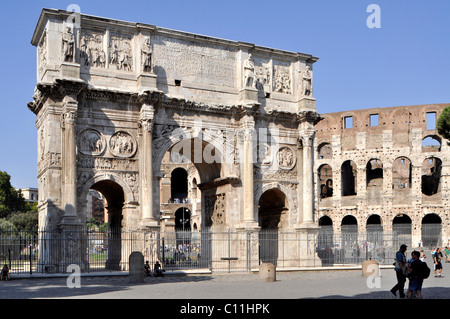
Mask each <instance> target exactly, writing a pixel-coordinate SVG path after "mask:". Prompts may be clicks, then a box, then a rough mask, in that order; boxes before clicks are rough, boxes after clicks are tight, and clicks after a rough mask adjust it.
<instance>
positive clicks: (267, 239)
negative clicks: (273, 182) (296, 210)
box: [258, 188, 287, 265]
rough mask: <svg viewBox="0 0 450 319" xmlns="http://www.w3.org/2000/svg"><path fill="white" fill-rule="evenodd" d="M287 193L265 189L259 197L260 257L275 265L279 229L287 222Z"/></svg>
mask: <svg viewBox="0 0 450 319" xmlns="http://www.w3.org/2000/svg"><path fill="white" fill-rule="evenodd" d="M286 210H287V207H286V195H285V194H284V193H283V192H282V191H281V190H279V189H277V188H273V189H269V190H267V191H265V192H264V193H263V194H262V195H261V198H260V199H259V209H258V222H259V226H260V227H261V230H260V232H259V242H260V246H259V258H260V260H261V261H263V262H270V263H272V264H274V265H276V264H277V260H278V230H279V229H282V228H283V226H284V224H285V222H286V221H285V220H284V219H285V217H286V214H284V212H285V211H286Z"/></svg>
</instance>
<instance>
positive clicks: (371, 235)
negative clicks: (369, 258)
mask: <svg viewBox="0 0 450 319" xmlns="http://www.w3.org/2000/svg"><path fill="white" fill-rule="evenodd" d="M366 234H367V241H368V242H369V243H371V244H379V243H382V241H383V225H382V222H381V217H380V215H377V214H373V215H370V216H369V218H367V223H366Z"/></svg>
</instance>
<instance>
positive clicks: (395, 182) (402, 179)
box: [392, 156, 412, 190]
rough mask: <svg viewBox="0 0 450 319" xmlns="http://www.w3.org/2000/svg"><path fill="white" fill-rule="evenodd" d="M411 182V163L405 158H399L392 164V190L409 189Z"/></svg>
mask: <svg viewBox="0 0 450 319" xmlns="http://www.w3.org/2000/svg"><path fill="white" fill-rule="evenodd" d="M411 182H412V163H411V160H410V159H409V158H408V157H406V156H399V157H397V158H396V159H395V160H394V161H393V162H392V188H393V189H394V190H404V189H410V188H411Z"/></svg>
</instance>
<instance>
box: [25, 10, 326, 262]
mask: <svg viewBox="0 0 450 319" xmlns="http://www.w3.org/2000/svg"><path fill="white" fill-rule="evenodd" d="M32 44H33V45H34V46H36V47H37V84H36V90H35V94H34V96H33V102H31V103H29V105H28V107H29V108H30V110H31V111H33V112H34V113H35V114H36V116H37V119H36V127H37V131H38V180H39V225H40V229H41V230H54V229H59V230H62V231H63V233H64V231H65V230H72V229H76V228H77V227H83V225H85V224H86V209H87V207H86V206H87V201H86V196H87V194H88V192H89V190H96V191H98V192H100V193H101V194H102V195H103V196H104V198H105V201H106V210H107V214H108V222H109V224H110V227H115V228H120V229H122V230H131V231H133V230H136V231H137V230H146V231H150V232H155V233H157V232H159V231H160V230H161V229H162V228H165V227H170V225H171V222H172V225H173V224H175V223H176V221H175V217H174V216H175V212H174V211H172V212H171V213H169V214H166V211H165V210H164V205H166V204H168V201H169V200H170V201H171V203H170V204H177V203H173V200H174V198H172V197H173V196H167V195H165V194H166V193H165V192H166V191H168V192H170V191H171V190H173V192H174V194H179V193H180V192H181V193H183V192H184V193H186V192H192V191H193V189H195V194H196V195H195V201H194V200H192V202H190V206H189V214H190V216H191V219H192V221H193V223H189V227H195V228H196V229H211V230H212V231H227V230H231V231H233V232H238V233H239V232H242V233H243V234H244V233H245V234H247V233H248V232H253V233H258V232H259V231H260V230H261V229H265V228H266V229H273V228H275V229H283V230H286V231H293V232H296V233H297V234H299V236H300V237H304V238H308V236H310V235H314V234H316V233H317V231H318V227H317V222H316V221H315V220H314V191H313V188H314V186H313V181H314V173H313V172H314V170H313V153H314V150H313V141H314V125H315V124H316V123H317V122H318V121H319V120H320V116H319V115H318V114H317V112H316V107H315V99H314V97H313V94H312V74H313V64H314V63H315V62H316V61H317V60H318V59H317V58H316V57H314V56H312V55H309V54H304V53H298V52H288V51H283V50H278V49H272V48H266V47H261V46H258V45H254V44H251V43H245V42H236V41H230V40H224V39H218V38H212V37H206V36H201V35H197V34H190V33H186V32H180V31H174V30H169V29H164V28H160V27H157V26H153V25H148V24H141V23H131V22H125V21H117V20H111V19H106V18H99V17H93V16H88V15H79V14H74V13H72V12H66V11H61V10H53V9H44V10H43V11H42V13H41V16H40V18H39V21H38V23H37V26H36V29H35V32H34V34H33V38H32ZM173 164H176V165H175V166H176V167H178V168H183V167H184V169H185V171H184V173H183V172H181V171H177V172H175V173H174V172H173V171H174V170H175V168H176V167H175V166H174V165H173ZM172 174H175V175H176V174H185V175H186V174H187V176H189V179H188V180H189V182H188V187H189V190H188V191H186V190H185V189H186V187H181V185H170V183H167V181H168V180H170V178H171V176H172ZM168 185H169V186H168ZM167 187H168V188H167ZM177 187H178V188H177ZM177 192H178V193H177ZM171 195H172V194H171ZM177 196H178V195H177ZM185 197H186V196H185ZM161 198H162V199H161ZM180 206H182V205H180ZM169 211H170V210H169ZM182 212H183V213H186V212H187V210H185V209H184V208H183V210H182ZM166 215H167V216H166ZM166 217H167V218H166ZM166 220H169V222H168V223H166V222H165V221H166ZM170 220H171V222H170ZM274 220H275V222H274ZM182 224H183V223H182ZM194 224H195V225H194ZM180 225H181V224H180ZM67 234H71V235H67V236H69V238H68V240H66V241H64V245H65V246H66V247H62V248H61V247H60V248H58V249H59V250H61V251H62V252H63V253H58V254H56V253H53V252H51V251H52V250H54V249H56V248H54V247H52V245H51V244H49V245H47V246H45V245H42V246H43V247H42V248H41V249H42V250H47V254H49V255H51V256H53V257H52V258H56V259H58V260H57V261H56V263H58V262H59V263H61V264H68V263H71V262H75V263H76V261H77V260H79V259H80V258H82V257H81V256H82V255H83V249H85V247H83V235H73V233H70V232H69V233H67ZM44 246H45V247H44ZM68 247H70V248H71V252H72V253H70V254H68V253H64V252H67V251H68V249H67V248H68ZM74 247H75V249H74ZM142 249H145V247H142ZM233 249H235V250H236V251H235V252H234V254H233V255H236V256H237V258H240V257H241V256H240V254H242V253H241V250H240V249H239V248H233ZM291 253H292V254H293V255H297V256H298V255H299V254H300V253H301V254H302V256H305V258H304V260H305V262H306V260H310V259H311V258H314V255H315V252H314V250H313V249H308V248H307V247H306V246H305V247H302V248H301V249H295V251H294V249H293V251H292V252H291ZM298 258H299V257H298Z"/></svg>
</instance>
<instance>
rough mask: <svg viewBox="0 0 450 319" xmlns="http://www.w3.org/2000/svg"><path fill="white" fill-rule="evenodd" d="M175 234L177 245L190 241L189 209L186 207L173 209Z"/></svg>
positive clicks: (188, 243) (187, 243) (186, 243)
mask: <svg viewBox="0 0 450 319" xmlns="http://www.w3.org/2000/svg"><path fill="white" fill-rule="evenodd" d="M174 216H175V235H176V242H177V247H178V246H179V245H190V243H191V236H192V234H191V211H190V209H189V208H187V207H184V206H183V207H180V208H178V209H177V210H176V211H175V214H174Z"/></svg>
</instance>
